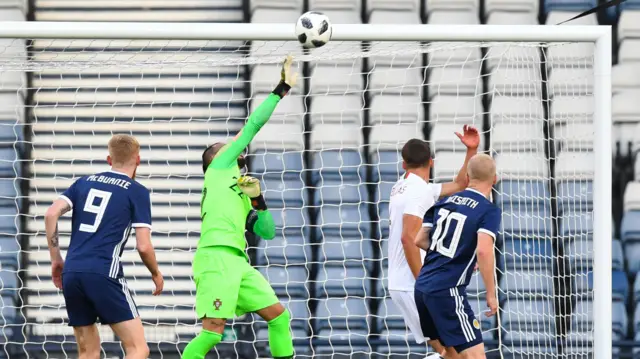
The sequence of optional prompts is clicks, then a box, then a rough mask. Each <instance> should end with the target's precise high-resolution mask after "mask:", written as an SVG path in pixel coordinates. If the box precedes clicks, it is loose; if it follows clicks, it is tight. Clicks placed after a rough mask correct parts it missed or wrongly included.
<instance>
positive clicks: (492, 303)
mask: <svg viewBox="0 0 640 359" xmlns="http://www.w3.org/2000/svg"><path fill="white" fill-rule="evenodd" d="M487 307H489V310H488V311H486V312H485V313H484V315H486V316H487V317H492V316H494V315H495V314H496V313H497V312H498V298H496V294H495V293H487Z"/></svg>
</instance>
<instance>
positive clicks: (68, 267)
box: [60, 171, 151, 278]
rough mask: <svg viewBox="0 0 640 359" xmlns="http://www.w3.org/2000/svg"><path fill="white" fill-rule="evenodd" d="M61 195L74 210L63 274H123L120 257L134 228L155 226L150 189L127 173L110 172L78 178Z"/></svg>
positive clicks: (114, 276) (112, 275)
mask: <svg viewBox="0 0 640 359" xmlns="http://www.w3.org/2000/svg"><path fill="white" fill-rule="evenodd" d="M60 198H62V199H64V200H65V201H66V202H67V203H68V204H69V206H71V208H72V209H73V215H72V217H71V240H70V242H69V250H68V252H67V256H66V260H65V265H64V270H63V273H68V272H83V273H96V274H101V275H105V276H108V277H110V278H121V277H123V273H122V264H121V263H120V256H121V255H122V251H123V250H124V246H125V244H126V243H127V240H128V239H129V234H130V233H131V228H132V227H133V228H136V227H147V228H151V199H150V195H149V190H148V189H147V188H146V187H144V186H143V185H141V184H140V183H138V182H136V181H135V180H133V179H131V178H130V177H129V176H127V175H126V174H124V173H120V172H116V171H107V172H102V173H97V174H95V175H91V176H85V177H82V178H80V179H78V180H77V181H75V182H74V183H73V184H72V185H71V187H69V188H68V189H67V190H66V191H64V193H63V194H62V195H60Z"/></svg>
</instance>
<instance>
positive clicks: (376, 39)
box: [0, 22, 626, 359]
mask: <svg viewBox="0 0 640 359" xmlns="http://www.w3.org/2000/svg"><path fill="white" fill-rule="evenodd" d="M293 29H294V25H293V24H186V23H176V24H166V23H162V24H160V23H50V22H24V23H13V22H0V97H1V99H0V101H1V103H2V104H3V106H2V108H0V115H1V120H2V123H1V126H0V130H1V129H4V130H5V132H6V133H9V134H10V135H13V136H14V137H15V138H16V140H15V141H8V142H7V141H5V142H4V143H2V144H3V146H4V147H2V149H0V150H2V151H4V152H3V153H4V154H3V156H5V157H4V159H0V162H2V161H4V162H5V163H9V164H10V167H11V166H12V168H13V169H12V170H11V171H10V173H9V174H6V175H5V177H6V179H7V180H9V181H10V182H12V183H13V189H14V191H15V192H16V193H18V194H14V195H12V196H11V197H10V199H11V202H12V203H13V204H12V205H10V206H9V207H11V206H13V212H12V211H8V212H7V213H9V215H4V212H3V215H4V217H5V218H11V220H12V221H13V220H14V217H15V223H17V224H19V225H20V226H19V230H18V232H17V233H16V234H14V233H9V234H8V235H7V234H5V235H3V236H2V237H1V238H0V240H1V242H0V248H2V251H1V255H2V256H3V257H2V262H1V267H0V274H1V275H2V276H0V280H1V281H2V282H1V283H2V285H1V286H0V288H2V289H3V290H2V303H3V304H2V315H1V316H0V343H3V344H6V346H5V349H4V351H0V358H3V357H5V356H11V357H13V356H19V355H23V356H28V357H46V358H49V357H51V358H55V357H60V356H61V355H62V356H65V357H68V356H69V354H68V353H72V352H73V351H74V350H75V344H74V339H73V334H72V331H70V329H69V328H68V327H66V325H65V323H66V322H65V321H66V312H65V308H64V301H63V300H62V296H61V293H59V292H58V291H57V290H55V288H54V287H53V284H52V283H51V280H50V266H49V264H50V263H49V261H48V252H47V247H46V239H45V234H44V224H43V214H44V211H45V210H46V208H47V206H48V205H49V204H50V203H51V201H52V200H53V199H54V198H55V197H56V194H59V193H61V192H62V191H63V190H64V189H65V188H66V187H67V186H68V185H69V184H70V183H72V181H73V180H74V179H77V178H78V177H80V176H83V175H87V174H90V173H94V172H98V171H102V170H106V169H108V168H107V165H106V161H105V160H104V159H105V157H106V143H107V140H108V138H109V137H110V135H111V134H113V133H131V134H133V135H135V136H137V137H138V138H139V140H140V142H141V146H142V153H141V156H142V164H141V167H140V168H139V171H138V172H139V173H138V180H139V181H140V182H141V183H142V184H144V185H145V186H147V187H148V188H150V190H151V191H152V203H153V209H152V213H153V216H154V224H153V226H154V234H153V238H154V243H155V246H156V248H157V253H158V259H159V262H160V267H161V270H162V272H163V274H164V275H165V280H166V283H165V293H164V294H163V295H162V296H160V297H152V296H150V295H149V294H150V288H151V280H150V278H149V275H148V274H147V273H146V270H145V269H144V267H143V266H142V265H141V263H140V261H139V259H137V254H136V253H135V251H134V250H133V245H134V243H133V242H135V239H134V238H132V239H131V240H130V241H129V244H128V246H127V248H126V249H125V251H124V254H123V263H124V264H125V268H124V272H125V275H127V278H128V281H129V286H130V287H131V289H132V290H133V291H134V292H135V298H136V301H137V304H138V305H139V307H140V314H141V316H142V319H143V321H144V323H145V330H146V334H147V337H148V340H149V342H150V345H149V346H150V348H151V350H152V352H153V353H157V352H160V353H161V354H162V356H163V357H176V356H177V355H178V353H179V351H180V350H182V349H183V348H184V346H185V345H186V343H187V342H188V341H189V340H190V338H191V337H192V336H193V335H194V334H195V333H197V332H198V330H199V329H198V324H197V321H196V318H195V314H194V310H193V305H194V302H195V300H194V296H195V292H194V286H193V283H192V279H191V277H190V276H191V269H190V262H191V256H192V254H193V251H194V250H195V247H196V243H197V240H198V234H199V233H198V231H199V224H200V221H199V199H200V189H201V181H202V174H201V167H200V164H199V158H200V154H201V151H202V150H203V149H204V148H205V146H206V145H208V144H211V143H213V142H214V141H217V140H224V139H225V138H230V137H232V136H233V135H234V134H235V133H236V132H237V131H238V130H239V129H240V128H241V126H242V124H243V122H244V119H245V118H246V116H247V115H248V114H249V113H250V111H251V109H252V108H254V106H255V105H256V104H257V102H258V101H260V99H261V98H263V97H261V96H264V94H265V93H266V92H268V91H269V90H270V87H271V86H272V85H274V84H275V83H276V82H277V80H278V75H279V74H278V64H279V63H280V62H281V61H282V59H283V56H284V55H285V54H287V53H289V52H293V53H294V55H295V61H296V62H297V64H298V69H299V71H300V73H301V80H300V81H299V82H300V84H299V85H298V86H297V87H296V88H294V89H293V90H292V92H291V95H290V96H287V98H285V99H284V100H283V101H282V102H281V104H280V105H279V106H280V107H279V109H278V110H276V113H275V115H274V116H273V118H272V120H271V121H270V122H269V123H268V124H267V125H266V126H265V127H264V128H263V130H262V132H261V133H260V134H259V135H258V137H256V139H255V141H254V142H253V143H252V145H251V148H250V150H249V156H248V158H249V159H250V165H249V171H250V172H251V173H255V174H256V175H257V176H258V177H260V178H261V179H262V183H263V186H264V190H265V195H266V198H267V200H268V201H269V205H270V208H271V210H272V211H273V214H274V217H275V220H276V223H277V226H278V227H277V233H278V234H277V236H276V239H274V240H273V241H271V242H268V243H265V241H255V240H254V239H252V238H249V239H248V240H249V247H250V251H249V253H250V255H251V257H252V264H254V265H255V266H257V267H258V268H260V270H261V271H262V272H263V273H264V274H265V275H266V276H267V278H268V279H269V281H270V282H271V283H272V284H273V285H274V288H275V289H276V291H277V293H278V295H279V296H280V297H281V299H282V301H283V302H284V303H285V304H286V305H287V306H288V308H289V309H290V311H291V312H292V317H293V321H292V329H293V332H294V339H295V346H296V352H297V356H298V357H332V356H336V357H340V356H342V357H350V356H352V355H364V356H367V355H388V354H398V355H400V354H401V355H404V357H406V355H424V354H423V353H424V348H422V347H421V346H419V345H415V343H413V338H412V337H411V336H408V335H407V334H406V333H405V332H404V331H403V330H402V329H401V328H402V327H403V324H402V321H401V318H399V317H398V316H397V314H396V312H395V310H394V309H393V308H392V307H391V306H392V304H391V302H390V301H388V300H386V297H387V296H388V293H387V291H386V289H385V288H386V283H385V280H386V267H385V266H386V256H387V254H386V244H385V241H386V238H385V236H386V229H387V226H388V217H387V213H386V212H385V211H386V208H387V207H386V202H387V201H388V195H389V193H388V191H389V190H390V186H391V185H392V183H393V182H394V180H393V178H395V176H397V175H398V174H399V170H398V164H399V158H398V153H397V151H398V148H399V147H400V146H401V145H402V144H403V142H404V141H406V140H408V139H409V138H411V137H420V138H425V139H427V140H429V141H430V143H431V145H432V148H433V149H434V150H435V164H434V170H433V179H434V180H435V181H446V180H450V178H452V177H453V175H454V174H455V171H457V169H458V168H459V165H460V163H461V155H462V154H463V151H464V149H463V148H461V147H460V146H459V145H458V144H457V142H456V140H455V136H453V134H452V133H451V131H452V130H459V127H461V126H462V125H463V124H473V125H475V126H477V127H478V128H479V129H480V130H481V133H482V135H483V141H482V144H481V148H480V149H481V150H484V151H487V152H488V153H490V154H491V155H493V156H494V157H495V158H496V160H497V164H498V172H499V173H498V175H499V177H500V182H499V183H498V185H497V186H496V188H495V191H494V200H495V201H496V203H498V204H499V205H500V206H501V207H502V208H503V225H502V230H501V232H500V239H499V240H498V241H497V243H496V248H497V249H496V253H497V256H498V258H499V259H498V265H497V268H496V272H497V275H498V296H499V299H500V307H499V308H500V309H499V313H498V314H499V315H498V316H497V318H492V319H486V318H484V315H483V313H482V311H483V310H484V309H485V306H486V304H485V302H484V293H483V289H482V286H481V285H480V284H479V277H478V276H477V275H476V276H475V277H474V279H473V280H472V282H473V285H472V286H470V288H469V296H470V299H471V300H472V305H474V311H475V313H476V316H477V317H478V319H479V320H480V319H482V320H480V321H481V325H482V329H483V332H484V333H485V341H486V343H487V351H488V353H489V356H490V357H502V358H510V357H521V356H526V355H534V356H535V355H538V356H544V355H572V354H588V355H590V356H591V357H594V358H599V359H600V358H611V355H612V347H611V342H612V337H613V335H616V333H617V331H616V330H617V329H616V328H614V327H612V310H613V309H612V308H613V306H612V294H611V230H612V224H611V194H610V191H611V168H612V159H611V153H612V145H611V138H612V136H611V134H612V129H611V29H610V27H605V26H593V27H592V26H489V25H477V26H476V25H451V26H448V25H447V26H443V25H340V24H336V25H333V38H332V41H331V42H330V43H329V44H328V45H326V46H325V47H323V48H320V49H316V50H312V51H306V50H305V51H302V49H301V48H300V46H299V44H297V42H296V41H295V36H294V33H293ZM566 49H569V50H568V51H567V50H566ZM585 54H586V55H585ZM0 136H2V133H0ZM12 157H13V158H14V159H11V158H12ZM7 158H8V159H7ZM20 186H22V191H21V188H20ZM16 212H18V213H20V214H19V215H16V214H15V213H16ZM12 213H13V214H12ZM69 228H70V217H68V216H67V217H66V218H65V219H63V220H61V223H60V231H61V233H62V234H63V235H62V238H61V240H60V245H61V247H62V249H63V252H65V251H64V249H66V248H67V246H68V241H69V238H68V235H69ZM11 255H13V257H14V258H17V259H16V260H15V263H13V262H11V261H10V260H9V258H11ZM63 255H64V253H63ZM591 280H592V283H591ZM231 328H232V329H230V330H229V331H228V332H226V333H225V341H224V342H223V343H221V345H219V346H218V347H217V350H219V351H220V353H225V357H227V356H229V357H230V356H235V357H238V358H244V357H253V358H255V357H258V356H261V357H264V356H266V355H267V354H266V353H267V351H266V350H265V348H266V346H267V345H268V343H267V341H266V327H265V325H264V323H263V322H261V321H260V320H259V319H257V318H252V317H251V316H246V317H244V318H239V319H236V320H235V321H234V323H233V325H232V326H231ZM619 331H625V332H626V329H622V328H620V330H619ZM101 335H102V340H103V348H104V350H105V352H106V354H107V355H119V354H121V353H122V352H121V347H120V346H119V344H118V342H117V340H116V338H114V337H113V334H111V333H110V330H109V329H108V328H102V329H101ZM3 355H4V356H3ZM153 355H154V354H152V356H153Z"/></svg>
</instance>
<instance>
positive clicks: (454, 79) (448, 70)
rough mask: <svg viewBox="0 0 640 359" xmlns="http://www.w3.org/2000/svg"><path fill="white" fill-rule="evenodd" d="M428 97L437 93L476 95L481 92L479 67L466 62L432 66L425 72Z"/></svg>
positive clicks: (430, 97)
mask: <svg viewBox="0 0 640 359" xmlns="http://www.w3.org/2000/svg"><path fill="white" fill-rule="evenodd" d="M427 83H428V84H429V87H428V95H429V99H432V98H433V97H435V96H438V95H450V96H472V97H475V96H478V95H480V94H481V93H482V78H481V77H480V67H479V65H476V64H467V66H464V67H462V68H460V67H451V66H444V67H434V68H430V69H429V71H428V73H427Z"/></svg>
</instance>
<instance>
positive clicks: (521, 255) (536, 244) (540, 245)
mask: <svg viewBox="0 0 640 359" xmlns="http://www.w3.org/2000/svg"><path fill="white" fill-rule="evenodd" d="M505 231H506V230H505ZM503 256H504V262H505V266H506V268H507V269H508V270H511V269H522V270H531V269H535V270H545V269H551V266H552V264H553V258H554V254H553V247H552V246H551V240H550V239H536V238H530V239H505V241H504V254H503Z"/></svg>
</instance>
